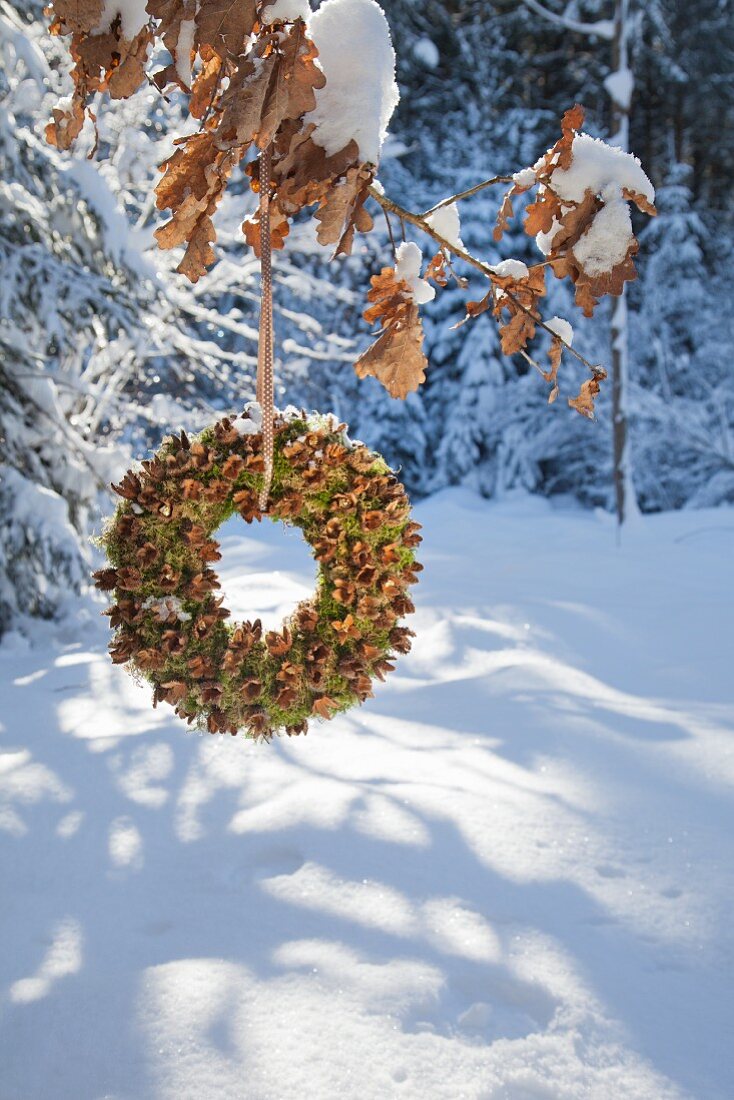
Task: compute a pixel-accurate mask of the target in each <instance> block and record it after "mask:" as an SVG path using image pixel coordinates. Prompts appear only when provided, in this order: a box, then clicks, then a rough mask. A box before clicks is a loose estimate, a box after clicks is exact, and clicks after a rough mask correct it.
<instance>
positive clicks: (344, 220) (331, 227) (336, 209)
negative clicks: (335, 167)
mask: <svg viewBox="0 0 734 1100" xmlns="http://www.w3.org/2000/svg"><path fill="white" fill-rule="evenodd" d="M372 178H373V170H372V168H371V167H370V166H369V165H367V164H361V165H358V166H356V167H354V168H349V169H348V171H347V172H346V174H345V175H344V177H343V178H342V179H339V180H337V181H336V182H335V183H334V184H333V186H332V187H330V189H329V191H328V193H327V195H326V197H325V198H324V199H323V200H322V202H321V205H320V206H319V209H318V210H317V212H316V221H317V222H318V223H319V227H318V230H317V232H316V237H317V239H318V242H319V244H335V245H336V248H335V249H334V255H335V256H340V255H344V256H348V255H349V254H350V253H351V251H352V244H353V242H354V233H355V230H359V232H360V233H369V231H370V229H371V228H372V224H373V223H372V217H371V215H370V214H368V213H367V211H366V210H365V209H364V204H365V202H366V200H367V199H368V198H369V186H370V184H371V183H372Z"/></svg>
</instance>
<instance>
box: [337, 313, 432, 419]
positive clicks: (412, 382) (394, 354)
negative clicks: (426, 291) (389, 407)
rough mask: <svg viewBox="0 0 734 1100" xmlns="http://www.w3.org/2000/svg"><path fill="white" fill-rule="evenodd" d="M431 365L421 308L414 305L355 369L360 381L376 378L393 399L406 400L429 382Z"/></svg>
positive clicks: (372, 347)
mask: <svg viewBox="0 0 734 1100" xmlns="http://www.w3.org/2000/svg"><path fill="white" fill-rule="evenodd" d="M427 366H428V360H427V359H426V356H425V354H424V352H423V326H422V325H421V319H420V315H419V313H418V306H417V305H416V304H415V303H412V304H411V305H410V306H409V307H408V310H407V312H406V314H405V316H404V317H401V318H400V319H399V320H398V321H395V322H394V323H393V324H391V325H389V327H388V328H386V329H385V331H384V332H383V333H382V334H381V335H380V336H379V337H378V338H377V340H375V342H374V343H373V344H371V345H370V346H369V347H368V348H367V350H366V351H365V352H364V353H363V354H362V355H360V357H359V359H358V360H357V362H356V363H355V364H354V369H355V371H356V373H357V377H358V378H366V377H367V375H372V377H373V378H377V380H378V381H379V382H382V384H383V386H384V387H385V389H386V390H387V392H388V393H389V394H390V396H391V397H401V398H404V397H407V396H408V394H409V393H412V392H413V390H417V389H418V386H419V385H420V384H421V382H424V381H425V378H426V367H427Z"/></svg>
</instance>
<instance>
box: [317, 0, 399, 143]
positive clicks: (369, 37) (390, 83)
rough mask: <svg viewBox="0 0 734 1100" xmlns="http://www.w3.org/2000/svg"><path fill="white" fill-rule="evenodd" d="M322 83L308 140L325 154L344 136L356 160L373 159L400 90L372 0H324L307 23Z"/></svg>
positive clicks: (386, 34) (383, 24) (388, 42)
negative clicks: (354, 148) (356, 149)
mask: <svg viewBox="0 0 734 1100" xmlns="http://www.w3.org/2000/svg"><path fill="white" fill-rule="evenodd" d="M308 35H309V38H310V39H311V41H312V42H313V43H314V45H315V46H316V49H317V50H318V51H319V59H318V60H319V64H320V66H321V68H322V69H323V71H324V75H325V76H326V84H325V86H324V87H323V88H320V89H318V90H317V91H316V109H315V110H314V111H311V112H310V114H307V115H306V116H305V123H306V124H308V123H309V122H312V123H314V125H315V130H314V132H313V134H312V138H313V141H314V142H315V143H316V144H317V145H320V146H321V148H322V149H325V150H326V153H327V155H328V156H332V155H333V154H334V153H338V152H340V151H341V150H342V149H344V148H345V146H347V145H349V142H350V141H355V142H356V143H357V145H358V146H359V152H360V157H361V159H362V161H365V162H367V163H369V164H377V162H378V161H379V159H380V148H381V146H382V143H383V141H384V140H385V136H386V134H387V127H388V124H389V122H390V119H391V118H392V114H393V111H394V110H395V108H396V107H397V105H398V100H399V99H400V92H399V91H398V86H397V83H396V80H395V51H394V49H393V45H392V40H391V38H390V29H389V27H388V25H387V20H386V18H385V14H384V12H383V10H382V8H381V7H380V6H379V4H376V3H375V0H326V3H324V4H322V5H321V7H320V8H319V10H318V11H317V12H315V13H314V14H313V15H312V16H311V18H310V19H309V22H308Z"/></svg>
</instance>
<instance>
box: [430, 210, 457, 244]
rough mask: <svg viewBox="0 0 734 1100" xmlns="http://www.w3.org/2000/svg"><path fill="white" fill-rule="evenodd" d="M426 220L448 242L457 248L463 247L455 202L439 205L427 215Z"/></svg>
mask: <svg viewBox="0 0 734 1100" xmlns="http://www.w3.org/2000/svg"><path fill="white" fill-rule="evenodd" d="M426 221H427V223H428V224H429V225H430V226H431V228H432V229H435V230H436V232H437V233H438V234H439V236H440V237H443V239H444V240H445V241H448V243H449V244H453V245H456V246H457V247H458V248H463V247H464V243H463V241H462V239H461V219H460V217H459V208H458V206H457V205H456V203H455V202H452V203H449V204H448V206H439V208H438V210H434V211H433V213H432V214H429V215H428V217H427V218H426Z"/></svg>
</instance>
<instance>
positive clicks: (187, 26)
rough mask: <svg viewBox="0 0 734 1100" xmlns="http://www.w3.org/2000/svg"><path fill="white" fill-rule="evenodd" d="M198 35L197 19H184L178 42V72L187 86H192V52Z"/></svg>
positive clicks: (176, 59)
mask: <svg viewBox="0 0 734 1100" xmlns="http://www.w3.org/2000/svg"><path fill="white" fill-rule="evenodd" d="M195 35H196V20H195V19H182V20H181V27H180V30H179V32H178V42H177V43H176V57H175V61H176V72H177V73H178V75H179V78H180V80H181V82H182V83H183V84H185V85H186V87H187V88H189V87H191V53H192V50H193V48H194V37H195Z"/></svg>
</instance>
